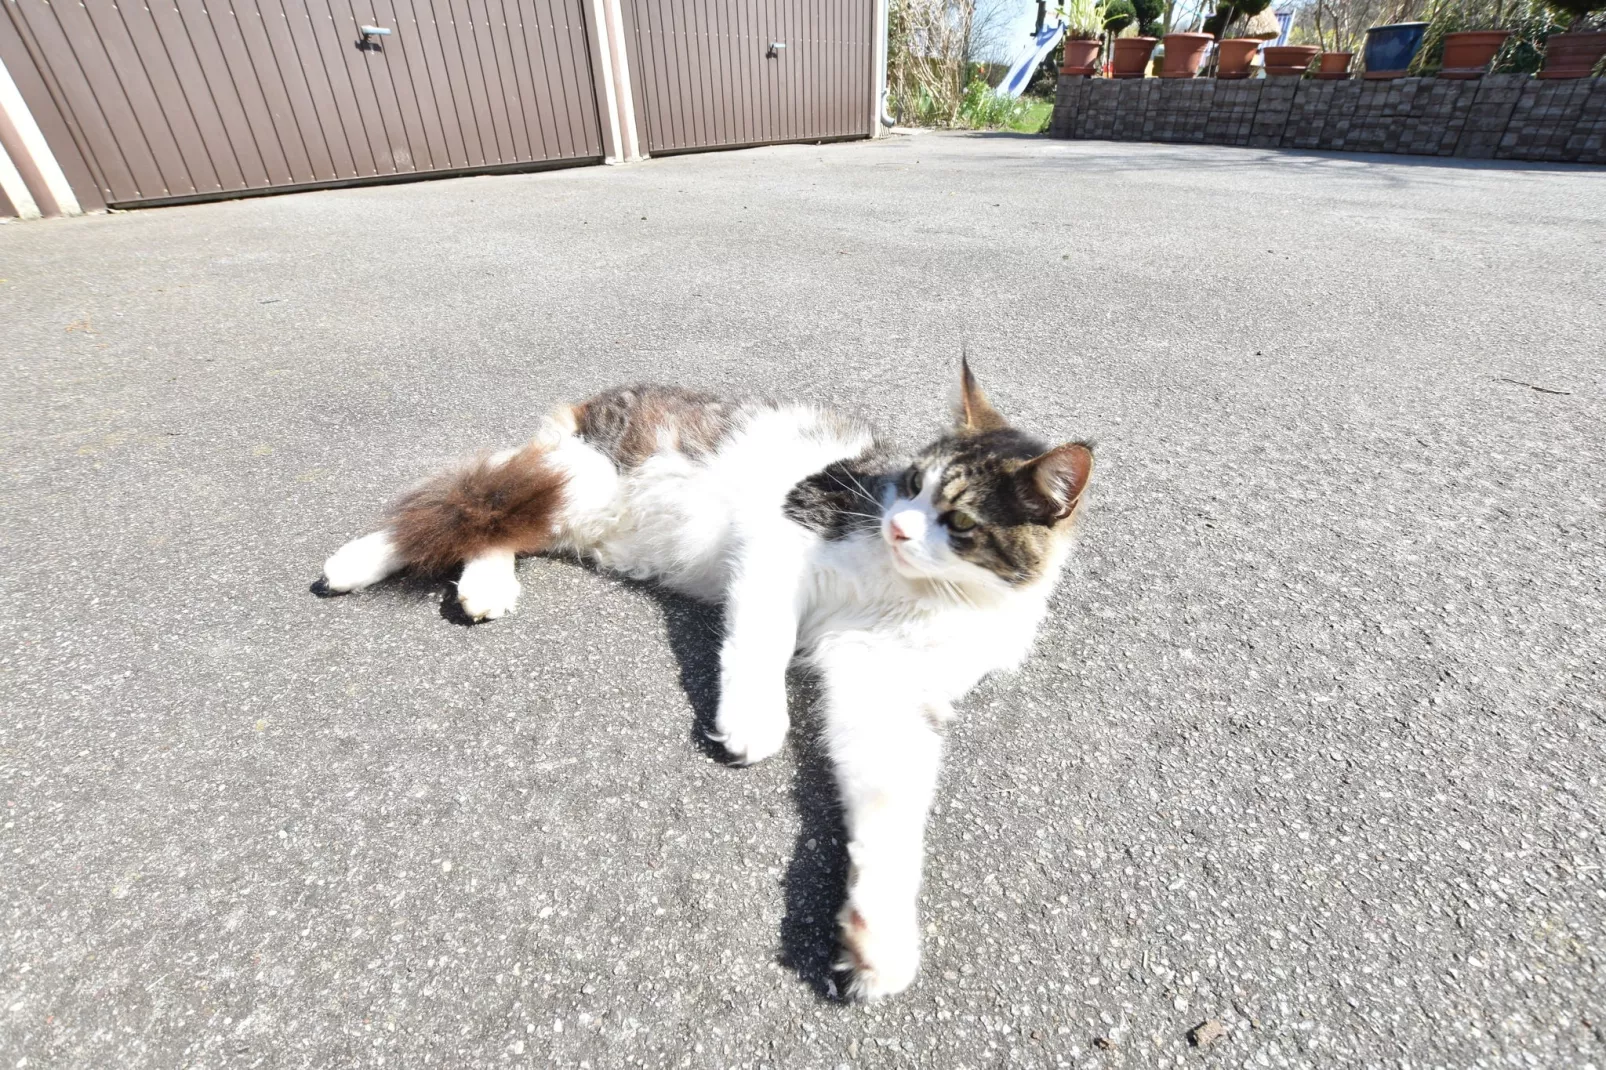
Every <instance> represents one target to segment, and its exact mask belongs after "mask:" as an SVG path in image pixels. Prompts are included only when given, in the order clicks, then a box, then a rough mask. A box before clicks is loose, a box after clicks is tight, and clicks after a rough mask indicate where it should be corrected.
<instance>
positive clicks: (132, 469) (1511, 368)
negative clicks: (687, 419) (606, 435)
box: [0, 135, 1606, 1070]
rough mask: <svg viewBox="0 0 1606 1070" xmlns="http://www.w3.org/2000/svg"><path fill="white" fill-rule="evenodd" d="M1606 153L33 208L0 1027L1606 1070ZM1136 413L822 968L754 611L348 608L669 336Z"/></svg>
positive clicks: (7, 506)
mask: <svg viewBox="0 0 1606 1070" xmlns="http://www.w3.org/2000/svg"><path fill="white" fill-rule="evenodd" d="M1603 234H1606V173H1603V172H1601V171H1599V170H1594V171H1591V170H1585V169H1580V168H1566V167H1547V166H1538V165H1500V164H1469V163H1466V162H1464V161H1448V160H1431V159H1412V158H1402V157H1389V158H1386V159H1385V158H1369V157H1361V156H1322V155H1314V154H1297V153H1271V152H1259V151H1247V150H1239V149H1225V148H1205V147H1176V146H1169V147H1168V146H1155V145H1113V144H1100V143H1058V142H1050V141H1045V140H1040V139H1034V138H1025V137H1008V136H972V135H922V136H917V137H897V138H892V139H889V140H886V141H883V142H879V143H859V144H837V145H828V146H787V147H774V148H764V149H757V150H751V151H743V152H732V153H722V154H710V155H699V156H688V157H680V158H672V159H664V160H654V161H648V162H645V163H642V164H639V165H632V166H628V167H620V168H589V169H582V170H572V171H559V172H548V173H543V174H536V175H526V176H503V177H495V178H474V179H460V180H453V181H445V182H433V183H422V184H416V185H406V186H390V187H381V188H370V189H354V190H344V191H333V192H322V193H312V194H303V195H297V196H288V197H277V198H269V199H261V200H251V201H239V202H233V203H225V204H213V205H198V206H192V207H184V208H170V209H160V210H150V211H144V212H137V213H131V214H125V215H115V216H102V217H98V218H84V219H75V220H64V221H54V222H45V223H34V224H26V225H14V226H6V227H4V228H0V357H3V361H4V363H3V371H0V376H3V377H0V425H3V431H0V434H3V443H4V446H3V453H0V472H3V477H4V486H3V491H0V494H3V498H0V554H3V559H4V565H3V567H0V577H3V581H4V586H3V588H0V593H3V595H4V606H3V608H0V778H3V790H0V803H3V806H4V813H3V815H0V912H3V913H0V920H3V925H0V1065H3V1066H5V1067H12V1066H24V1065H26V1066H28V1067H113V1066H138V1067H179V1066H184V1067H191V1066H193V1067H203V1066H204V1067H234V1066H239V1067H248V1066H264V1067H297V1066H306V1067H323V1066H379V1065H384V1066H395V1067H408V1068H411V1067H426V1066H436V1067H454V1068H455V1067H482V1066H483V1067H499V1066H545V1065H561V1066H577V1067H586V1066H589V1067H592V1068H595V1070H603V1068H608V1067H621V1066H650V1067H657V1066H669V1065H674V1066H695V1067H745V1066H753V1067H757V1066H775V1067H799V1068H812V1067H838V1066H849V1067H856V1068H857V1067H906V1066H907V1067H915V1066H918V1067H943V1068H958V1067H970V1068H981V1067H995V1066H1006V1065H1007V1066H1021V1067H1055V1066H1061V1065H1071V1066H1077V1067H1094V1066H1099V1067H1148V1066H1167V1065H1175V1066H1184V1067H1186V1066H1194V1065H1198V1066H1214V1065H1231V1066H1250V1067H1260V1066H1358V1065H1386V1066H1394V1065H1398V1066H1407V1065H1409V1066H1417V1067H1427V1066H1453V1067H1469V1066H1490V1067H1493V1066H1510V1065H1522V1066H1529V1065H1532V1066H1544V1067H1587V1066H1603V1065H1606V997H1603V995H1602V993H1603V991H1606V977H1603V976H1602V971H1603V962H1606V935H1603V934H1606V869H1603V867H1606V836H1603V832H1602V823H1603V819H1606V801H1603V800H1606V784H1603V779H1606V698H1603V695H1606V591H1603V587H1606V512H1603V508H1606V503H1603V498H1606V481H1603V477H1602V472H1606V360H1603V357H1606V310H1603V304H1602V300H1603V298H1602V293H1603V291H1602V279H1603V277H1606V243H1603V242H1602V238H1601V236H1602V235H1603ZM962 345H965V346H968V348H969V351H970V354H971V358H972V360H973V362H974V363H975V365H976V367H977V370H978V373H979V374H980V376H981V379H982V382H983V384H984V385H985V386H986V387H988V389H989V390H990V392H991V393H992V395H993V398H994V401H995V402H996V403H997V404H998V406H999V408H1000V409H1002V410H1003V411H1004V412H1005V413H1006V414H1008V415H1010V416H1012V417H1014V418H1015V419H1016V420H1017V421H1018V422H1019V423H1020V424H1022V425H1024V426H1026V427H1028V428H1031V429H1033V430H1036V431H1038V432H1040V433H1043V434H1044V435H1047V436H1052V437H1057V438H1071V437H1082V436H1087V437H1091V438H1094V439H1096V440H1097V442H1098V457H1099V467H1098V470H1097V472H1096V473H1095V475H1094V479H1093V487H1092V490H1091V491H1090V495H1091V497H1090V499H1089V505H1088V514H1087V517H1086V522H1085V525H1084V529H1083V531H1084V534H1083V539H1082V543H1081V549H1080V551H1079V554H1078V556H1077V558H1076V560H1075V562H1074V564H1073V566H1072V568H1071V569H1070V570H1069V572H1068V574H1067V576H1066V579H1065V582H1064V585H1063V587H1062V589H1061V591H1060V593H1059V595H1058V597H1057V599H1056V602H1055V607H1054V610H1053V613H1052V615H1051V619H1050V620H1049V622H1048V624H1047V626H1046V627H1045V629H1044V633H1043V635H1042V638H1041V642H1040V644H1039V651H1038V653H1037V654H1036V656H1035V657H1033V658H1032V660H1031V661H1030V662H1029V663H1028V664H1027V665H1026V667H1025V668H1024V670H1023V671H1021V672H1020V673H1019V674H1017V675H1016V676H1014V677H1013V678H1010V679H998V680H993V681H990V682H988V683H986V684H985V685H984V686H983V687H982V688H981V689H979V690H978V691H977V692H976V693H975V694H974V695H973V696H972V697H971V698H970V699H969V700H968V701H967V702H966V703H965V704H964V707H963V712H962V715H961V718H960V720H959V721H958V722H957V723H956V724H955V725H954V726H953V728H952V729H951V731H950V734H949V752H948V760H947V766H946V772H945V776H944V780H943V784H942V788H941V792H940V799H939V804H938V808H937V811H936V813H935V814H934V815H933V817H932V823H931V832H930V843H929V860H928V864H927V884H926V888H925V892H924V896H923V899H922V909H923V921H924V923H925V925H926V928H927V956H926V963H925V968H924V971H923V974H922V976H921V979H920V981H919V982H918V984H917V985H916V987H915V988H913V989H912V990H911V991H909V992H908V993H906V994H905V995H904V996H902V997H900V998H897V999H894V1000H891V1001H888V1002H886V1003H883V1004H879V1005H875V1006H871V1007H858V1006H849V1005H844V1004H842V1003H840V1002H837V1001H835V1000H834V999H833V998H832V996H831V990H830V987H829V983H828V976H827V970H826V967H827V965H828V962H829V958H830V954H831V941H832V924H831V921H832V919H831V914H832V911H833V909H834V904H835V903H836V901H837V896H838V894H839V893H838V888H839V884H840V882H841V880H842V878H843V875H844V868H845V867H844V862H843V858H842V845H841V833H840V830H839V828H838V825H837V818H836V817H835V814H834V810H833V803H832V792H831V787H830V782H829V777H828V775H827V773H826V771H825V770H824V768H823V766H822V764H821V761H820V758H819V756H818V753H817V751H816V749H815V748H814V747H813V746H812V745H811V743H810V737H809V731H808V729H809V720H808V717H807V714H806V712H804V711H805V710H806V699H807V695H806V694H805V690H806V683H805V682H800V683H799V684H798V687H797V694H796V696H795V697H796V700H797V706H798V712H799V720H800V721H801V725H800V728H799V730H798V731H797V732H796V733H795V734H794V739H793V741H792V742H791V743H790V744H789V745H788V747H787V749H786V750H785V751H784V752H783V753H782V754H781V755H780V756H778V757H777V758H776V759H774V760H772V761H771V762H769V763H767V764H764V765H762V766H759V767H755V768H751V769H732V768H727V767H726V766H724V765H722V764H720V762H719V761H717V760H716V757H715V756H714V755H713V754H712V753H710V750H709V749H708V748H707V747H706V746H704V745H700V744H699V742H698V735H697V724H698V721H699V718H703V717H706V716H707V712H708V706H709V702H710V701H711V697H712V695H711V691H712V687H713V681H714V678H715V671H714V669H715V656H716V647H717V642H718V632H719V624H718V617H717V614H715V613H711V612H709V611H708V610H706V609H704V608H701V607H699V606H697V605H694V604H692V603H689V602H686V601H682V600H678V599H675V598H669V597H664V596H662V595H661V594H659V593H656V592H654V591H653V590H652V589H650V588H647V587H643V586H639V585H632V584H627V583H623V582H619V581H616V580H614V579H611V578H608V577H606V576H603V575H599V574H597V573H595V572H592V571H587V570H585V569H582V568H579V567H576V566H574V565H572V564H568V563H564V562H560V561H549V560H542V559H531V560H528V561H525V562H523V563H522V564H521V566H520V576H521V579H522V580H523V582H524V585H525V596H524V602H523V604H522V610H521V612H520V613H519V615H517V616H515V617H511V618H508V619H506V620H502V621H499V622H496V623H494V624H489V625H485V626H482V627H474V628H467V627H462V626H459V625H457V624H454V623H453V622H452V621H450V620H448V619H444V618H443V613H442V610H441V598H442V594H443V591H444V589H445V588H444V587H443V585H441V584H431V583H428V582H422V581H406V580H403V581H400V582H395V583H392V584H388V585H385V586H383V587H380V588H376V589H374V590H371V591H368V592H365V593H361V594H358V595H354V596H351V597H347V598H342V599H335V600H327V601H326V600H320V599H317V598H315V597H313V595H312V594H311V593H309V591H308V585H309V584H310V583H311V582H312V581H313V580H314V579H315V578H316V577H317V575H318V571H319V565H320V563H321V561H322V560H323V558H324V557H325V556H326V555H327V554H328V553H329V552H330V551H332V550H333V549H334V548H335V547H336V546H338V545H339V544H340V543H341V542H342V541H344V540H345V539H347V538H349V537H351V536H353V535H356V534H359V533H361V532H363V531H364V530H367V528H368V527H369V526H370V525H371V524H372V523H373V521H374V519H375V517H376V516H377V514H378V511H379V508H380V507H381V506H382V504H383V503H384V502H385V501H386V499H387V498H388V497H389V496H390V495H391V494H392V493H393V492H394V491H395V490H397V489H398V488H400V487H402V486H403V485H405V484H406V483H408V482H409V481H410V480H413V479H415V478H416V477H418V476H420V475H421V474H423V473H425V472H427V471H429V470H431V469H432V468H433V467H434V466H436V465H438V464H439V463H441V462H443V461H445V460H447V459H449V458H452V457H454V456H457V455H460V454H463V453H466V452H469V451H472V450H474V449H476V448H478V447H481V446H494V445H505V444H510V443H514V442H517V441H519V440H520V439H522V438H523V437H524V436H525V435H526V434H528V433H529V432H530V431H531V430H532V429H533V428H534V426H535V423H536V420H537V418H538V416H539V414H540V413H541V412H542V411H543V410H544V409H545V408H546V407H547V406H548V405H549V404H551V403H553V402H555V401H559V400H565V399H577V398H581V397H584V396H586V395H587V394H589V393H591V392H593V391H596V390H598V389H600V388H603V387H606V386H609V385H613V384H617V383H619V382H621V381H628V380H638V379H661V380H668V381H672V382H676V383H681V384H685V385H688V386H694V387H701V388H706V389H711V390H718V391H728V392H733V393H735V392H761V393H766V394H771V395H777V396H788V397H799V398H805V399H812V400H819V401H826V402H832V403H836V404H839V405H842V406H844V407H847V408H850V409H853V410H856V411H859V412H862V413H864V414H866V415H868V416H870V417H872V418H873V419H875V420H876V421H878V422H879V423H880V424H881V425H882V426H883V427H884V429H885V430H886V431H887V432H888V433H889V434H890V435H891V436H892V437H894V438H895V439H899V440H901V441H903V442H907V443H914V442H917V441H919V440H920V439H921V438H922V437H924V436H927V435H929V434H930V433H932V431H933V430H934V429H935V428H936V427H937V426H939V425H940V424H941V423H942V421H943V420H944V419H945V412H946V407H947V403H948V399H949V397H950V395H951V393H952V389H953V381H954V378H955V374H956V368H957V364H958V359H959V353H960V348H961V346H962Z"/></svg>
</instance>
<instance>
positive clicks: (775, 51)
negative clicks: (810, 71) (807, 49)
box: [766, 41, 786, 59]
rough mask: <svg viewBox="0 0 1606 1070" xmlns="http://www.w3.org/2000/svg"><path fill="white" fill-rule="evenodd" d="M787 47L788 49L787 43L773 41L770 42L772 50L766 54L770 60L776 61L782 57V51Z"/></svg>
mask: <svg viewBox="0 0 1606 1070" xmlns="http://www.w3.org/2000/svg"><path fill="white" fill-rule="evenodd" d="M785 47H786V42H785V41H771V42H770V50H769V52H768V53H766V54H767V55H768V56H769V58H770V59H776V58H778V57H779V56H780V54H781V49H783V48H785Z"/></svg>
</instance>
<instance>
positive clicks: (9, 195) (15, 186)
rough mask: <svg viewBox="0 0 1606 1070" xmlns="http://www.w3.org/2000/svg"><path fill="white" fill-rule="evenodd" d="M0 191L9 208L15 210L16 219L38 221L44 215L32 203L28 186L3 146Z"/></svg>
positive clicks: (0, 158) (0, 164) (31, 195)
mask: <svg viewBox="0 0 1606 1070" xmlns="http://www.w3.org/2000/svg"><path fill="white" fill-rule="evenodd" d="M0 190H3V191H4V192H5V195H6V200H8V201H10V202H11V207H13V208H15V209H16V210H17V218H19V219H38V218H39V217H40V216H41V215H43V214H44V213H43V212H41V211H39V206H38V205H37V204H35V203H34V199H33V194H32V193H29V192H28V184H27V183H26V182H24V181H23V180H22V175H21V174H19V173H18V172H17V165H16V164H14V163H12V162H11V155H10V153H8V152H6V149H5V146H4V145H0Z"/></svg>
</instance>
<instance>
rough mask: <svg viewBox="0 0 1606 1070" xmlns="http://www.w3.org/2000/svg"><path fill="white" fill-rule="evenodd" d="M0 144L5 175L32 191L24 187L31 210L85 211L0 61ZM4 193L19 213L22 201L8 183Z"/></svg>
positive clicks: (64, 212)
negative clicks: (2, 149)
mask: <svg viewBox="0 0 1606 1070" xmlns="http://www.w3.org/2000/svg"><path fill="white" fill-rule="evenodd" d="M0 147H3V148H4V152H0V155H3V156H5V157H7V159H6V162H5V164H4V165H3V166H4V169H5V171H6V172H7V173H8V175H15V176H16V180H17V182H18V183H19V184H22V185H25V186H27V187H29V189H31V192H28V191H27V190H25V193H27V198H26V199H27V201H28V203H29V204H30V205H32V206H33V208H34V211H36V212H39V213H40V214H48V215H55V214H56V213H57V212H60V213H61V214H62V215H83V214H84V210H83V209H82V208H81V207H79V205H78V198H77V197H76V196H75V195H74V194H73V191H72V186H71V185H69V184H68V182H67V176H66V175H65V174H63V173H62V170H61V165H60V164H58V163H57V162H56V154H55V153H53V152H51V151H50V146H49V144H47V143H46V142H45V135H44V134H43V133H41V132H40V130H39V124H38V123H36V122H34V118H33V112H31V111H29V110H28V104H27V102H26V101H24V100H23V99H22V93H21V92H20V91H19V90H18V89H17V83H16V82H14V81H12V80H11V72H10V71H8V70H6V65H5V64H4V63H0ZM6 196H7V197H9V198H10V199H11V203H12V204H14V205H16V207H17V211H18V212H21V211H22V203H21V202H20V201H18V200H17V198H16V197H15V196H13V195H12V193H11V189H10V187H9V186H7V187H6Z"/></svg>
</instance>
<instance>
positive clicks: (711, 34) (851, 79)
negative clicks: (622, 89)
mask: <svg viewBox="0 0 1606 1070" xmlns="http://www.w3.org/2000/svg"><path fill="white" fill-rule="evenodd" d="M622 10H623V12H624V16H625V22H626V25H625V33H626V38H627V40H628V41H629V42H630V89H631V95H632V97H633V98H634V102H635V107H636V115H637V116H638V121H639V122H640V123H641V125H642V127H643V131H642V132H643V134H644V136H645V139H646V143H647V151H648V152H649V153H666V152H684V151H686V150H689V149H708V148H724V147H729V146H733V145H754V144H763V143H766V142H775V141H814V140H818V139H822V138H836V137H866V136H868V135H869V133H870V103H871V89H870V80H871V72H870V66H871V60H872V49H871V23H872V19H873V16H874V4H873V3H872V2H871V0H695V2H693V0H623V4H622Z"/></svg>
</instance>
